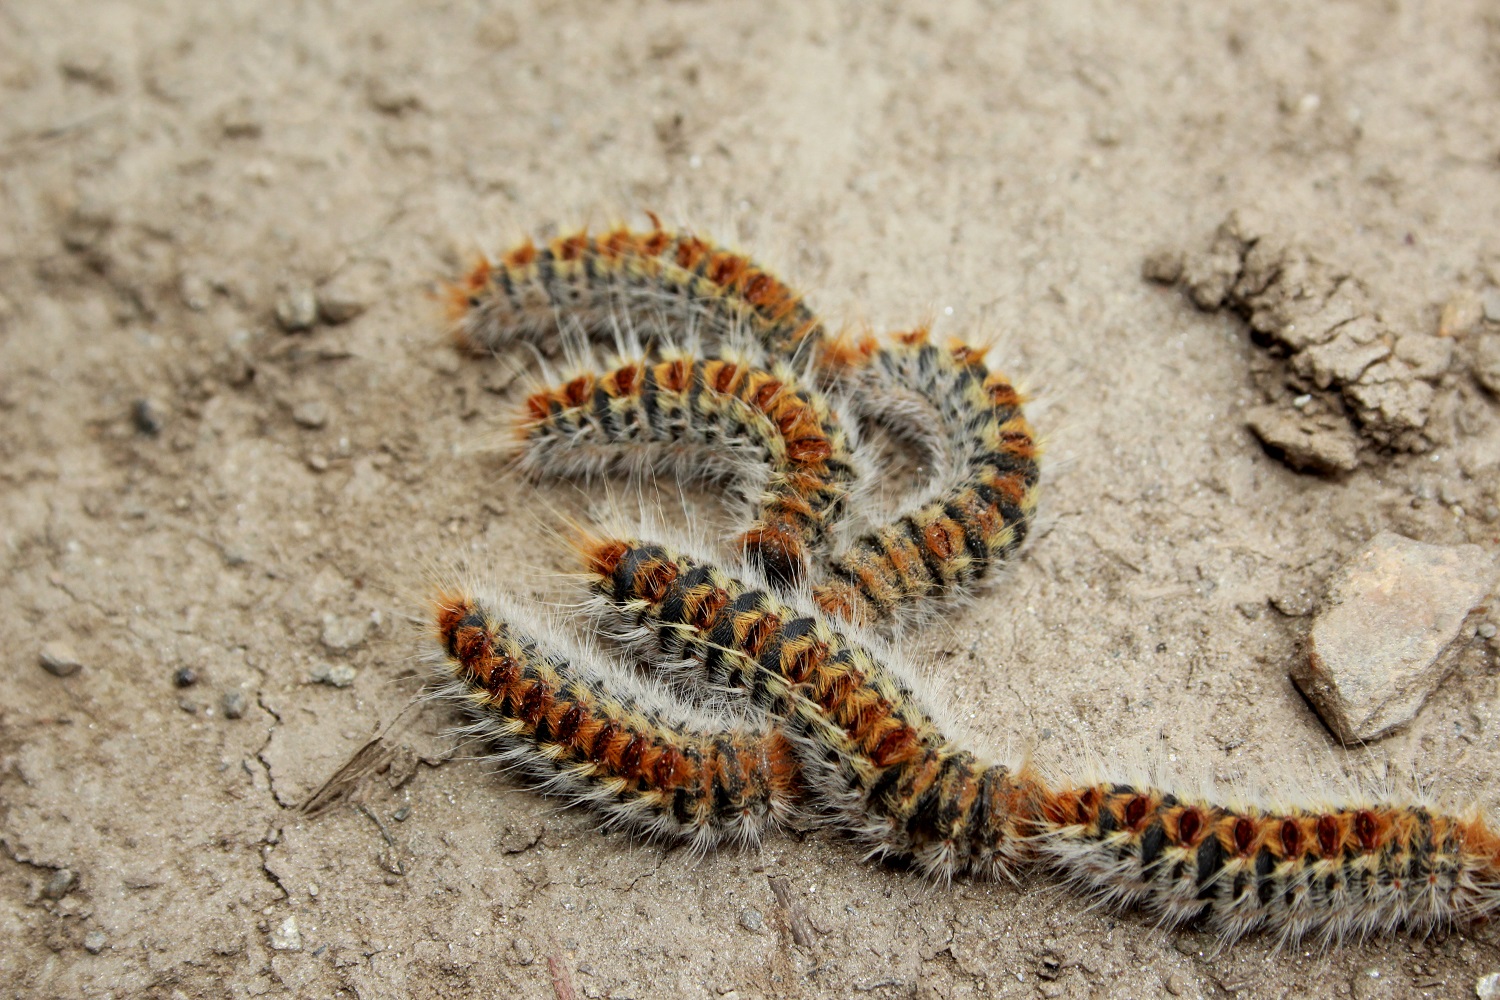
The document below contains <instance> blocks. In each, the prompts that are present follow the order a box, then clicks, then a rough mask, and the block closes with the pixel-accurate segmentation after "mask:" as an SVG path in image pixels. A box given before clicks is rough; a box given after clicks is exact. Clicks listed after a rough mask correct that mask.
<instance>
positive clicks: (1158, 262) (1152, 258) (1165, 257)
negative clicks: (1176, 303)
mask: <svg viewBox="0 0 1500 1000" xmlns="http://www.w3.org/2000/svg"><path fill="white" fill-rule="evenodd" d="M1141 277H1143V278H1145V279H1146V280H1147V281H1154V282H1156V283H1157V284H1159V285H1175V284H1177V279H1178V278H1180V277H1182V254H1181V253H1179V252H1178V251H1176V250H1156V251H1154V252H1152V253H1150V254H1148V255H1147V257H1146V259H1145V260H1144V261H1142V262H1141Z"/></svg>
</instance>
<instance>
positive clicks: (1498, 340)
mask: <svg viewBox="0 0 1500 1000" xmlns="http://www.w3.org/2000/svg"><path fill="white" fill-rule="evenodd" d="M1474 377H1475V378H1476V379H1478V380H1479V384H1480V385H1482V386H1484V387H1485V388H1486V389H1488V390H1489V391H1490V392H1492V393H1494V394H1495V395H1496V396H1500V333H1493V332H1491V333H1486V334H1485V335H1484V336H1482V337H1480V338H1479V342H1478V343H1476V344H1475V345H1474Z"/></svg>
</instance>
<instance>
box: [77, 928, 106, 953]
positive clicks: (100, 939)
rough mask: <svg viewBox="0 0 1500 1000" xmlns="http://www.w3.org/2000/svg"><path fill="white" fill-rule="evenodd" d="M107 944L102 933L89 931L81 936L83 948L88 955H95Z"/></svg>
mask: <svg viewBox="0 0 1500 1000" xmlns="http://www.w3.org/2000/svg"><path fill="white" fill-rule="evenodd" d="M108 944H109V938H108V937H107V936H106V935H105V933H104V932H103V931H89V932H88V933H87V934H85V935H84V936H83V948H84V950H85V951H87V952H88V953H89V954H90V955H97V954H99V953H100V952H101V951H103V950H104V949H105V947H106V946H108Z"/></svg>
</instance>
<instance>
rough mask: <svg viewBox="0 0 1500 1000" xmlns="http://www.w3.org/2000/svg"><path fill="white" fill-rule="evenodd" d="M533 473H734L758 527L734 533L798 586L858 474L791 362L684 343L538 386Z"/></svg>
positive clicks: (526, 441) (771, 573) (527, 419)
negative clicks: (700, 350)
mask: <svg viewBox="0 0 1500 1000" xmlns="http://www.w3.org/2000/svg"><path fill="white" fill-rule="evenodd" d="M517 432H518V436H519V437H520V438H521V447H522V452H521V455H522V465H523V466H524V467H525V468H527V469H528V470H530V471H532V472H533V473H539V474H540V473H546V474H550V475H565V476H566V475H584V476H588V475H591V474H594V473H597V472H601V471H605V470H608V469H617V468H622V467H623V468H627V469H630V470H632V471H636V472H639V471H641V470H643V469H651V470H652V471H661V470H672V471H683V472H691V473H696V474H698V475H703V474H704V473H705V471H706V472H707V473H709V474H715V473H718V474H724V473H728V474H730V475H731V476H732V478H733V479H734V480H735V481H736V482H737V484H738V485H740V486H741V488H743V489H744V490H745V498H744V499H745V501H746V502H745V504H744V506H745V507H746V508H747V510H746V513H747V516H748V519H749V520H751V522H752V523H751V525H750V527H749V529H748V530H746V531H745V532H744V533H742V534H741V535H740V536H739V537H738V539H736V541H735V547H736V548H737V549H738V550H739V551H741V552H743V553H744V554H745V555H746V556H747V557H748V558H749V559H750V560H751V561H752V562H753V563H755V564H756V565H757V566H758V567H759V568H760V569H761V570H762V571H763V572H765V573H766V575H767V576H768V577H769V578H771V579H773V580H775V581H777V582H779V583H782V584H783V585H791V584H793V583H794V582H795V581H797V580H799V579H802V578H804V577H805V575H806V567H807V564H808V561H809V557H810V554H812V553H816V552H819V551H821V550H823V549H825V548H826V547H827V546H828V539H829V535H830V533H831V532H832V530H833V529H834V527H835V526H836V524H837V523H838V521H839V520H841V519H842V518H843V517H844V516H845V515H846V513H847V509H848V501H849V494H850V490H851V488H852V486H853V483H854V481H855V479H856V478H857V472H856V459H855V456H854V454H853V451H852V448H851V444H850V442H849V439H848V436H847V435H846V434H845V432H844V429H843V427H842V425H841V423H840V421H839V419H838V417H837V415H836V414H834V413H833V411H832V410H831V409H830V408H829V406H828V402H827V400H826V399H825V398H824V397H823V396H822V395H821V394H820V393H817V392H815V391H812V390H809V389H807V388H805V387H803V386H802V385H801V384H800V383H799V382H798V380H797V378H796V376H795V375H793V374H792V373H791V372H790V371H788V370H787V369H786V368H785V367H784V366H776V367H775V368H773V369H771V370H769V371H768V370H765V369H761V368H757V367H753V366H751V365H749V364H747V363H745V362H742V361H738V360H734V359H729V358H714V357H710V358H698V357H691V356H688V355H685V354H681V353H678V352H676V351H668V352H666V353H664V354H663V355H662V356H661V357H660V359H652V360H638V361H631V362H627V363H626V364H623V365H620V366H618V367H616V368H614V369H613V370H612V371H608V372H604V373H601V374H597V375H595V374H590V373H585V374H582V375H579V376H578V377H576V378H574V379H572V380H570V381H568V382H566V383H564V384H563V385H560V386H556V387H553V388H549V389H545V390H543V391H541V392H538V393H535V394H533V395H532V396H531V397H530V398H529V399H528V400H527V401H526V409H525V412H524V416H523V418H522V420H521V422H520V423H519V425H518V427H517Z"/></svg>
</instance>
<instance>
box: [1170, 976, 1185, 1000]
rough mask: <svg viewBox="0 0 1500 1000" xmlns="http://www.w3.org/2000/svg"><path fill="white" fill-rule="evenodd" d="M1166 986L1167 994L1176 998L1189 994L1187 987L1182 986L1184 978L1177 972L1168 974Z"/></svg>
mask: <svg viewBox="0 0 1500 1000" xmlns="http://www.w3.org/2000/svg"><path fill="white" fill-rule="evenodd" d="M1165 985H1166V988H1167V992H1168V993H1170V994H1172V995H1173V996H1174V997H1180V996H1183V995H1184V994H1186V993H1187V987H1186V986H1184V985H1183V984H1182V977H1181V976H1179V975H1178V974H1177V973H1175V972H1173V973H1170V974H1168V976H1167V981H1166V983H1165Z"/></svg>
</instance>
